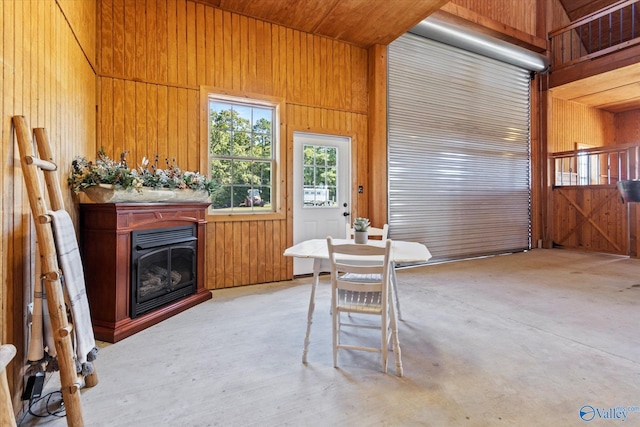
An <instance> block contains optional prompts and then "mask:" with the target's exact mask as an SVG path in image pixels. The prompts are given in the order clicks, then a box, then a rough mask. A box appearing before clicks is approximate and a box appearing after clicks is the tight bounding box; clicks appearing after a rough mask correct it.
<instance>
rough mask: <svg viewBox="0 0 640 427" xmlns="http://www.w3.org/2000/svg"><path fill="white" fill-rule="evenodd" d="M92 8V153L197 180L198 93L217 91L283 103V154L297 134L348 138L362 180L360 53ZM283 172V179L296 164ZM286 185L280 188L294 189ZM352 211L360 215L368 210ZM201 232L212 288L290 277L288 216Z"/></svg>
mask: <svg viewBox="0 0 640 427" xmlns="http://www.w3.org/2000/svg"><path fill="white" fill-rule="evenodd" d="M98 8H99V10H98V15H99V22H98V30H97V31H98V51H97V58H98V59H97V62H98V73H99V79H98V80H99V83H98V98H99V101H98V104H99V106H98V139H97V143H96V150H97V149H98V148H100V147H101V146H102V147H104V148H105V150H106V152H107V153H108V154H109V155H110V156H112V157H114V156H115V157H117V156H119V154H120V153H121V152H122V151H124V150H129V151H130V154H129V155H128V157H127V158H128V160H129V162H130V164H137V162H139V161H140V159H141V158H142V157H143V156H147V157H152V156H154V155H156V154H159V155H160V156H161V157H169V158H175V159H176V161H177V163H178V164H179V165H180V166H181V167H182V168H185V169H193V170H200V169H201V168H204V167H205V165H206V159H204V158H202V157H201V156H203V155H204V153H206V150H205V151H203V150H201V144H204V143H206V135H203V134H202V133H203V132H205V131H203V130H202V126H201V123H202V120H205V118H204V117H202V116H201V114H202V110H201V106H200V87H201V86H213V87H217V88H220V89H222V90H228V91H234V92H236V93H237V92H242V93H246V94H248V95H249V96H251V94H259V95H266V96H270V97H278V98H283V99H284V100H285V102H286V114H285V122H284V123H282V131H281V137H282V142H283V143H285V144H286V145H287V146H286V148H287V151H286V152H287V153H288V152H289V150H290V148H291V144H292V141H291V140H290V136H291V135H292V130H304V129H314V130H315V131H318V130H321V131H324V132H326V133H331V134H340V135H349V136H351V137H352V138H353V141H354V146H353V149H352V155H353V160H354V162H353V165H354V168H353V170H354V183H355V182H363V181H364V180H366V179H367V171H366V168H362V169H358V168H357V167H356V166H357V164H358V163H359V162H360V161H361V160H365V161H364V162H363V163H362V164H366V152H367V151H366V149H364V147H366V146H367V108H368V100H367V61H368V56H367V51H366V50H365V49H362V48H359V47H355V46H352V45H349V44H345V43H340V42H336V41H333V40H330V39H326V38H322V37H317V36H313V35H310V34H307V33H303V32H300V31H296V30H292V29H289V28H285V27H282V26H278V25H274V24H271V23H268V22H262V21H259V20H256V19H252V18H248V17H245V16H242V15H238V14H234V13H230V12H225V11H222V10H220V9H217V8H214V7H211V6H208V5H205V4H202V3H198V2H194V1H190V0H146V1H145V0H137V1H133V0H99V6H98ZM356 160H357V161H356ZM283 161H284V164H283V166H284V167H285V169H284V170H285V171H290V170H291V166H292V165H291V159H290V158H285V159H283ZM283 178H284V183H285V186H286V185H287V183H288V182H290V181H291V177H290V176H289V175H287V176H285V177H283ZM353 199H354V200H357V194H354V195H353ZM287 200H289V199H288V198H287ZM358 209H359V210H358V212H359V213H361V214H363V215H366V214H367V209H368V205H367V203H365V202H363V203H362V204H361V206H359V208H358ZM283 212H290V207H289V206H285V207H284V210H283ZM208 220H209V224H208V226H207V238H208V249H207V260H206V265H207V281H206V287H207V288H209V289H216V288H223V287H232V286H240V285H248V284H254V283H261V282H269V281H275V280H283V279H290V278H291V277H292V274H293V270H292V262H291V260H290V259H285V258H284V257H282V253H283V252H284V249H285V248H286V247H287V246H288V245H290V244H291V242H292V239H293V237H292V223H291V218H290V216H286V217H282V218H276V219H268V220H265V219H261V218H260V217H258V216H256V217H255V219H249V220H243V221H232V220H223V219H219V218H217V217H215V216H210V217H209V218H208ZM249 236H251V237H250V238H249Z"/></svg>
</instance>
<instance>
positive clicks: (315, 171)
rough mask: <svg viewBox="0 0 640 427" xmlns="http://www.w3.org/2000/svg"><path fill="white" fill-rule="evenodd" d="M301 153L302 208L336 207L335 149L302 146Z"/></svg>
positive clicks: (319, 146)
mask: <svg viewBox="0 0 640 427" xmlns="http://www.w3.org/2000/svg"><path fill="white" fill-rule="evenodd" d="M302 151H303V164H304V166H303V168H302V173H303V179H302V182H303V183H304V184H303V192H304V194H303V201H304V207H308V208H314V207H326V206H336V205H337V203H336V201H337V200H338V191H337V185H338V182H337V177H338V173H337V162H338V160H337V154H338V152H337V149H336V147H330V146H321V145H304V147H303V150H302Z"/></svg>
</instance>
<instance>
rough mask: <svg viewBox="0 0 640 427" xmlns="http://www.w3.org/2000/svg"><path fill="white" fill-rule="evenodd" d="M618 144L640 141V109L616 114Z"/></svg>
mask: <svg viewBox="0 0 640 427" xmlns="http://www.w3.org/2000/svg"><path fill="white" fill-rule="evenodd" d="M615 126H616V144H639V143H640V110H632V111H626V112H624V113H618V114H616V115H615Z"/></svg>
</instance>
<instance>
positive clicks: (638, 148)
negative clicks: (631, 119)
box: [549, 144, 640, 187]
mask: <svg viewBox="0 0 640 427" xmlns="http://www.w3.org/2000/svg"><path fill="white" fill-rule="evenodd" d="M549 160H550V162H549V170H550V175H551V180H552V182H551V184H552V185H553V186H554V187H560V186H567V185H578V186H582V185H612V184H613V185H615V184H616V183H617V182H618V181H625V180H631V179H634V180H635V179H640V145H638V144H625V145H612V146H605V147H595V148H586V149H581V150H573V151H563V152H559V153H550V154H549Z"/></svg>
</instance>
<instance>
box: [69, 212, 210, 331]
mask: <svg viewBox="0 0 640 427" xmlns="http://www.w3.org/2000/svg"><path fill="white" fill-rule="evenodd" d="M208 206H209V203H199V202H194V203H87V204H81V205H80V242H81V250H82V259H83V264H84V271H85V279H86V287H87V295H88V297H89V308H90V310H91V318H92V322H93V330H94V334H95V337H96V339H98V340H102V341H107V342H111V343H115V342H117V341H120V340H122V339H124V338H126V337H128V336H130V335H133V334H135V333H137V332H139V331H141V330H143V329H146V328H148V327H150V326H152V325H154V324H156V323H158V322H161V321H162V320H165V319H167V318H169V317H171V316H173V315H175V314H177V313H180V312H182V311H184V310H186V309H188V308H191V307H193V306H195V305H197V304H199V303H201V302H203V301H206V300H208V299H210V298H211V292H209V291H208V290H207V289H205V287H204V276H205V271H204V258H205V250H206V237H205V234H206V233H205V231H206V230H205V224H206V222H207V221H206V209H207V207H208ZM194 223H195V224H196V227H197V249H196V253H197V261H196V292H195V293H194V294H193V295H189V296H187V297H185V298H183V299H180V300H178V301H175V302H172V303H169V304H167V305H165V306H163V307H159V308H157V309H155V310H154V311H152V312H149V313H146V314H144V315H142V316H140V317H137V318H135V319H132V318H131V317H130V300H131V273H130V271H131V233H132V232H134V231H138V230H146V229H159V228H169V227H178V226H181V225H190V224H194Z"/></svg>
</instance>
